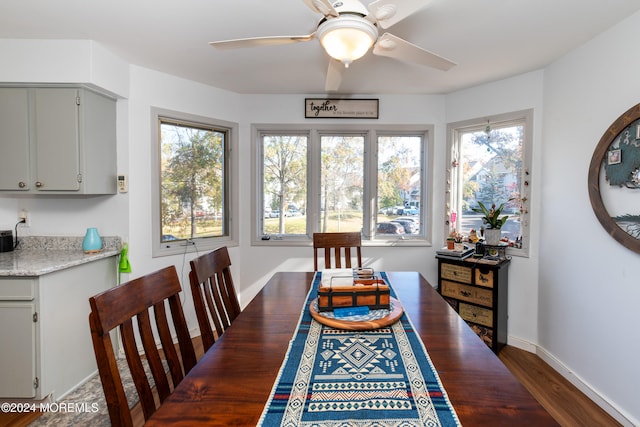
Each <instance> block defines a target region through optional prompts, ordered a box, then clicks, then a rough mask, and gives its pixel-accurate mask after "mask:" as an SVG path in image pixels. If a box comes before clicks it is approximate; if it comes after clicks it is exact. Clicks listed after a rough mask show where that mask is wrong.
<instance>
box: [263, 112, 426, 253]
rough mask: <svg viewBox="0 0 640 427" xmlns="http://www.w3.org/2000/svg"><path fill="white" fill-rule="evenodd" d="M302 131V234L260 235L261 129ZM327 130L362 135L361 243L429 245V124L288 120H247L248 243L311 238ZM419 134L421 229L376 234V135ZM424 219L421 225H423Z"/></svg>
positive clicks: (294, 243)
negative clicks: (304, 213) (249, 155)
mask: <svg viewBox="0 0 640 427" xmlns="http://www.w3.org/2000/svg"><path fill="white" fill-rule="evenodd" d="M267 134H271V135H277V134H279V135H290V134H298V135H306V136H308V138H309V140H308V150H307V174H308V175H307V233H306V235H286V234H284V235H280V234H272V235H268V236H263V235H262V234H261V233H260V231H261V230H262V229H263V226H262V225H263V223H262V221H263V220H264V218H263V216H264V215H263V212H264V208H265V207H264V206H263V197H262V194H263V188H262V185H263V173H264V170H263V166H264V165H263V161H262V159H263V154H262V137H263V135H267ZM331 134H345V135H348V134H357V135H363V136H364V138H365V148H364V195H363V198H364V200H363V206H364V207H363V232H362V238H363V245H365V246H431V245H432V243H431V236H432V229H433V228H432V227H433V225H432V224H431V222H428V221H427V220H426V219H427V218H429V219H431V218H433V203H432V191H431V188H432V183H433V169H434V168H433V161H432V157H433V155H432V153H433V134H434V126H433V125H422V126H411V125H409V126H398V125H376V126H371V125H368V126H362V125H357V124H353V125H330V124H327V125H291V124H252V125H251V139H252V159H251V161H252V164H253V165H254V167H253V168H252V176H251V182H252V183H253V185H252V186H251V191H252V194H251V195H252V197H251V201H252V207H251V212H252V214H251V215H252V221H251V244H252V245H254V246H308V245H310V244H311V242H312V236H313V233H314V232H318V231H319V228H320V136H321V135H331ZM392 135H397V136H403V135H413V136H421V137H422V139H423V151H422V153H421V155H422V158H421V164H422V173H421V185H422V186H421V206H424V207H426V209H422V208H421V209H420V224H421V233H420V234H419V235H416V236H402V237H391V236H375V225H376V224H375V219H376V215H375V214H374V213H375V212H377V210H378V209H377V181H378V177H377V174H378V169H377V167H378V161H377V138H378V136H392ZM425 224H426V226H425Z"/></svg>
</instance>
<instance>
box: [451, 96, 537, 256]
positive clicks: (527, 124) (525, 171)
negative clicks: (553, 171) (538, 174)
mask: <svg viewBox="0 0 640 427" xmlns="http://www.w3.org/2000/svg"><path fill="white" fill-rule="evenodd" d="M509 123H513V124H522V125H523V128H524V131H523V144H524V146H523V150H522V153H523V159H522V171H521V176H520V182H521V188H520V194H521V199H522V200H524V202H523V203H522V211H521V214H520V219H521V221H520V231H521V234H522V247H521V248H513V247H509V248H508V249H507V254H508V255H515V256H520V257H529V247H530V243H531V242H530V239H531V231H530V218H531V212H530V207H531V182H532V180H531V157H532V148H533V147H532V146H533V110H532V109H529V110H522V111H515V112H512V113H505V114H499V115H493V116H488V117H482V118H477V119H471V120H465V121H460V122H455V123H449V124H448V125H447V159H446V165H447V168H446V170H445V173H446V177H445V179H446V181H445V182H446V183H447V184H446V185H447V187H446V189H445V221H444V236H445V237H446V236H447V235H448V233H449V231H450V230H451V224H450V221H449V219H450V218H451V213H452V212H456V213H457V215H458V217H460V208H461V206H462V191H458V189H461V188H462V186H463V183H462V180H463V176H462V170H461V168H457V167H454V166H453V163H454V162H455V161H456V159H457V158H458V157H459V156H458V153H459V144H460V135H461V134H462V133H468V132H477V131H480V130H484V129H485V128H486V126H487V125H489V126H497V125H504V124H509Z"/></svg>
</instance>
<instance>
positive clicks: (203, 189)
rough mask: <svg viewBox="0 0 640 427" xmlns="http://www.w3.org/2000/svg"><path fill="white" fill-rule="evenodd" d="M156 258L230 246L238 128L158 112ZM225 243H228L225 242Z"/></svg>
mask: <svg viewBox="0 0 640 427" xmlns="http://www.w3.org/2000/svg"><path fill="white" fill-rule="evenodd" d="M153 124H154V132H152V134H153V141H154V144H153V145H154V148H155V149H154V152H155V154H156V167H155V169H154V179H153V182H154V184H155V188H154V191H153V196H154V206H156V207H157V209H156V211H154V212H153V231H154V234H153V242H154V256H158V255H165V254H166V255H168V254H174V253H179V252H184V251H185V250H186V249H187V248H188V247H190V246H193V247H195V248H196V250H198V249H200V248H201V249H209V248H213V247H215V246H216V245H218V246H219V245H220V244H228V243H229V242H230V241H232V240H233V239H232V238H233V236H234V233H233V232H232V227H231V224H232V222H231V213H232V209H231V200H232V197H231V191H230V189H231V169H232V167H231V164H230V157H231V156H230V153H231V146H232V145H233V141H234V139H235V133H236V132H237V131H236V129H237V127H236V126H235V125H234V124H231V123H226V122H221V121H216V120H212V119H208V118H204V117H197V116H192V115H187V114H181V113H177V112H170V111H162V110H154V111H153ZM221 242H224V243H221Z"/></svg>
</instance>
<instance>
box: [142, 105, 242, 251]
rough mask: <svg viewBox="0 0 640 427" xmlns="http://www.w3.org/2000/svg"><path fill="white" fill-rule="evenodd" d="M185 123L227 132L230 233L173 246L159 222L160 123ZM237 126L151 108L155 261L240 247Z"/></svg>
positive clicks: (232, 123)
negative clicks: (223, 247)
mask: <svg viewBox="0 0 640 427" xmlns="http://www.w3.org/2000/svg"><path fill="white" fill-rule="evenodd" d="M163 119H165V120H168V121H174V122H175V121H177V122H184V123H186V124H187V125H190V124H193V125H202V126H205V127H211V128H217V129H222V130H224V131H226V133H227V141H226V146H225V165H226V167H227V168H228V169H227V171H226V177H227V182H226V185H225V187H226V190H225V191H226V192H227V194H226V197H227V204H228V206H227V207H226V212H225V215H227V221H228V222H227V230H228V231H227V233H226V234H225V235H223V236H212V237H198V238H194V239H188V240H176V241H170V242H162V241H161V233H162V226H161V220H160V206H161V200H160V123H161V120H163ZM237 148H238V124H237V123H234V122H227V121H224V120H219V119H213V118H210V117H204V116H198V115H194V114H189V113H184V112H179V111H172V110H166V109H161V108H156V107H152V108H151V156H152V166H151V206H152V210H151V224H152V232H151V241H152V254H151V255H152V257H154V258H155V257H161V256H169V255H179V254H183V253H187V252H196V253H197V252H202V251H209V250H213V249H216V248H218V247H221V246H238V221H237V218H236V216H235V215H236V214H235V213H236V212H238V196H237V194H238V193H237V185H238V184H237V183H238V158H237V157H238V156H237V155H235V153H237Z"/></svg>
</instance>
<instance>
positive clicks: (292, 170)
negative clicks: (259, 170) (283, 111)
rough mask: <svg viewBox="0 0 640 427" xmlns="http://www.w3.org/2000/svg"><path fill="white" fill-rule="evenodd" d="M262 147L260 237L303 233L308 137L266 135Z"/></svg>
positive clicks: (305, 224) (305, 223)
mask: <svg viewBox="0 0 640 427" xmlns="http://www.w3.org/2000/svg"><path fill="white" fill-rule="evenodd" d="M262 144H263V147H262V152H263V167H264V176H263V179H264V183H263V186H262V187H263V195H262V197H263V199H262V202H263V206H264V213H263V224H264V226H263V228H264V230H263V231H262V234H306V228H307V222H306V215H305V213H306V197H307V137H306V136H304V135H265V136H263V138H262Z"/></svg>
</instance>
